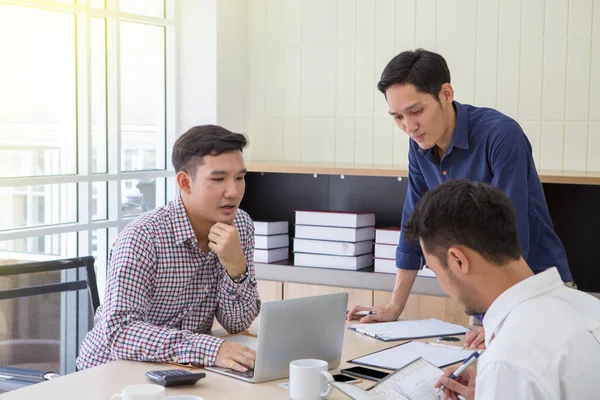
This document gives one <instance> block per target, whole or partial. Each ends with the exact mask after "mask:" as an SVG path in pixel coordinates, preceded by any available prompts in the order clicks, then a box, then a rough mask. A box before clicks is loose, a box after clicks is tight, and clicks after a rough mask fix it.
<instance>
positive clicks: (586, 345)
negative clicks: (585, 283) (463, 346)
mask: <svg viewBox="0 0 600 400" xmlns="http://www.w3.org/2000/svg"><path fill="white" fill-rule="evenodd" d="M483 326H484V328H485V345H486V348H487V350H486V351H484V352H483V354H482V355H481V357H480V358H479V361H478V363H477V382H476V383H477V387H476V389H475V398H476V399H486V400H489V399H528V400H529V399H544V400H547V399H577V400H579V399H600V300H598V299H597V298H595V297H593V296H591V295H589V294H586V293H584V292H581V291H578V290H574V289H569V288H567V287H565V286H564V284H563V282H562V280H561V279H560V275H559V274H558V272H557V270H556V268H550V269H548V270H546V271H544V272H542V273H540V274H537V275H534V276H532V277H530V278H528V279H526V280H524V281H522V282H519V283H518V284H516V285H514V286H512V287H511V288H509V289H508V290H506V291H505V292H504V293H502V294H501V295H500V296H499V297H498V298H497V299H496V300H495V301H494V303H492V305H491V307H490V308H489V310H488V311H487V313H486V314H485V317H484V319H483ZM492 337H493V339H492Z"/></svg>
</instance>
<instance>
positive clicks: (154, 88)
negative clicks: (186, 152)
mask: <svg viewBox="0 0 600 400" xmlns="http://www.w3.org/2000/svg"><path fill="white" fill-rule="evenodd" d="M175 3H176V1H175V0H119V1H116V0H106V1H104V0H71V1H66V0H62V1H58V0H57V1H48V0H28V1H17V0H15V1H5V2H2V3H0V37H3V38H10V40H0V54H2V62H1V63H0V88H1V90H0V160H2V161H1V162H0V165H1V166H0V210H1V212H2V217H1V218H0V264H2V263H8V262H12V261H30V260H31V261H34V260H46V259H56V258H65V257H74V256H83V255H90V254H91V255H93V256H95V257H96V264H97V273H98V280H99V283H100V285H99V286H100V287H99V289H100V294H101V296H102V294H103V282H104V277H105V274H106V259H107V257H108V251H109V249H110V245H111V243H112V242H113V241H114V239H115V238H116V236H117V234H118V232H119V230H121V229H122V228H123V227H124V226H125V225H126V224H127V223H129V222H130V221H131V219H132V218H134V217H135V216H137V215H139V214H141V213H143V212H145V211H148V210H151V209H153V208H155V207H158V206H161V205H163V204H165V203H166V201H167V199H169V198H171V197H172V196H173V194H174V193H175V183H174V180H173V173H172V172H171V171H170V170H168V167H169V165H168V164H169V163H168V160H169V157H168V154H167V150H168V149H170V148H171V147H172V143H173V141H174V139H175V136H176V133H175V125H174V121H170V120H168V119H167V118H166V116H167V115H173V108H174V98H173V97H175V96H174V93H175V79H174V76H175V60H174V59H173V57H172V55H173V54H175V51H174V49H173V47H174V43H175V39H174V35H175V30H176V24H175V16H174V7H175ZM167 94H169V96H167Z"/></svg>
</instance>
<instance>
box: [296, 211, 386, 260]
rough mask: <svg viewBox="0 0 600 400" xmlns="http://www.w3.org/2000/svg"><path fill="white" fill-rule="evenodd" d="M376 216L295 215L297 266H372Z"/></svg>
mask: <svg viewBox="0 0 600 400" xmlns="http://www.w3.org/2000/svg"><path fill="white" fill-rule="evenodd" d="M374 234H375V214H373V213H347V212H331V211H296V235H295V237H294V265H296V266H302V267H315V268H334V269H347V270H359V269H363V268H367V267H370V266H372V265H373V237H374Z"/></svg>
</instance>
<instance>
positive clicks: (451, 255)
mask: <svg viewBox="0 0 600 400" xmlns="http://www.w3.org/2000/svg"><path fill="white" fill-rule="evenodd" d="M447 259H448V268H450V269H451V270H452V272H453V273H454V274H455V275H468V274H469V272H470V270H471V264H470V260H469V257H467V254H466V252H465V249H464V248H462V247H459V246H452V247H450V248H449V249H448V253H447Z"/></svg>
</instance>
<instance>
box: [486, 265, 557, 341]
mask: <svg viewBox="0 0 600 400" xmlns="http://www.w3.org/2000/svg"><path fill="white" fill-rule="evenodd" d="M561 285H563V282H562V280H561V279H560V275H559V273H558V270H557V269H556V267H551V268H548V269H547V270H546V271H544V272H541V273H539V274H537V275H534V276H532V277H529V278H527V279H525V280H523V281H521V282H519V283H517V284H516V285H514V286H511V287H510V288H508V289H507V290H506V291H504V293H502V294H501V295H500V296H498V298H497V299H496V300H494V302H493V303H492V305H491V306H490V308H489V309H488V310H487V312H486V313H485V316H484V317H483V326H484V328H485V346H486V347H488V346H489V345H490V342H491V338H492V337H493V335H494V334H497V331H498V330H499V328H500V326H501V325H502V322H503V321H504V320H505V319H506V317H507V316H508V314H510V312H511V311H512V310H513V309H514V308H515V307H516V306H517V305H519V304H520V303H523V302H524V301H527V300H529V299H533V298H534V297H538V296H541V295H542V294H544V293H547V292H549V291H551V290H554V289H556V288H557V287H560V286H561Z"/></svg>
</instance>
